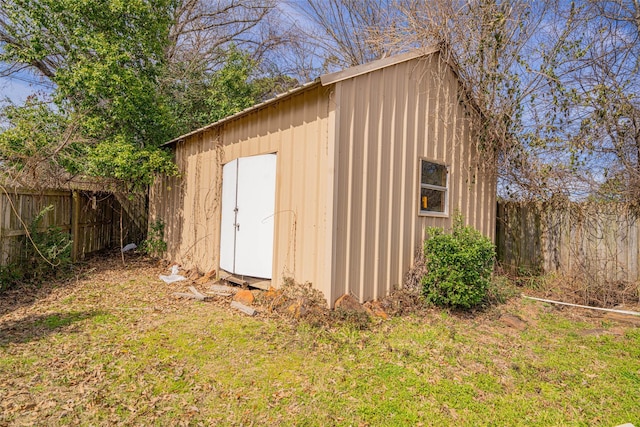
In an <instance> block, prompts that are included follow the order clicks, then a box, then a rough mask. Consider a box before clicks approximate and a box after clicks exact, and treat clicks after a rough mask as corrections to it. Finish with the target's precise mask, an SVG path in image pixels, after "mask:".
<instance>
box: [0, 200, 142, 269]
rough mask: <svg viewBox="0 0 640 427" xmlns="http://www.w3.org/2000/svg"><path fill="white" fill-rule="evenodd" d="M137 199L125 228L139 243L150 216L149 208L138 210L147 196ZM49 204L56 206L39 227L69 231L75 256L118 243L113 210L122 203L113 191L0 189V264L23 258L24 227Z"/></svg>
mask: <svg viewBox="0 0 640 427" xmlns="http://www.w3.org/2000/svg"><path fill="white" fill-rule="evenodd" d="M139 199H144V200H141V201H140V200H139ZM123 200H124V198H123ZM136 200H137V202H136V203H135V204H131V205H130V206H129V212H131V215H129V214H128V213H126V212H125V217H123V230H124V233H125V234H126V236H127V239H128V241H129V242H135V243H140V242H141V241H142V240H143V239H144V238H145V237H146V231H147V230H146V221H147V218H148V216H147V212H146V211H144V212H137V211H136V209H141V208H142V209H146V199H145V198H144V197H142V198H140V197H139V198H138V199H136ZM49 205H53V209H52V211H51V212H49V213H48V214H47V215H45V217H44V218H43V219H42V222H41V224H40V227H39V229H41V230H46V229H47V227H49V226H57V227H60V228H61V229H62V231H67V232H69V233H70V234H71V236H72V239H73V244H72V251H73V252H72V253H73V257H74V259H76V260H77V259H81V258H83V257H84V256H85V255H86V254H88V253H90V252H94V251H98V250H101V249H105V248H111V247H117V246H119V244H120V221H119V217H118V216H116V215H115V214H114V212H116V211H117V212H119V211H120V204H119V202H118V201H117V200H116V198H115V196H114V195H113V194H110V193H95V192H94V193H91V192H87V191H79V190H74V191H33V190H29V189H15V188H13V189H8V191H7V192H0V265H9V264H13V263H18V262H20V261H21V258H22V253H23V248H24V245H25V244H26V240H25V236H26V230H25V226H26V227H28V226H29V225H30V224H31V222H32V221H33V219H34V218H35V216H36V215H38V213H39V212H41V210H42V209H43V208H45V207H46V206H49ZM118 215H119V214H118ZM132 215H135V219H134V218H132V217H131V216H132ZM116 219H118V220H117V221H116Z"/></svg>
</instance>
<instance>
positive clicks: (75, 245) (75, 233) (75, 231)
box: [71, 190, 80, 262]
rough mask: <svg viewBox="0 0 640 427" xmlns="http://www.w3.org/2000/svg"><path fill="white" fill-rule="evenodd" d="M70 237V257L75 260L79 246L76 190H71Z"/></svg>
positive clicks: (78, 204)
mask: <svg viewBox="0 0 640 427" xmlns="http://www.w3.org/2000/svg"><path fill="white" fill-rule="evenodd" d="M71 238H72V239H73V243H72V246H71V259H72V261H73V262H76V261H77V260H78V251H79V248H80V194H79V193H78V190H73V191H72V192H71Z"/></svg>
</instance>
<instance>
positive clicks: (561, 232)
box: [496, 202, 640, 283]
mask: <svg viewBox="0 0 640 427" xmlns="http://www.w3.org/2000/svg"><path fill="white" fill-rule="evenodd" d="M639 216H640V215H639V214H638V209H637V208H634V207H632V206H630V205H628V204H623V203H576V202H562V203H557V202H556V203H553V204H552V203H539V202H527V203H524V202H499V203H498V211H497V224H496V246H497V253H498V260H499V261H500V262H501V263H502V265H503V266H504V267H507V268H509V269H511V270H512V271H513V272H518V273H525V274H539V273H550V272H559V273H562V274H568V275H571V276H575V277H581V278H584V279H587V280H589V281H591V282H593V283H604V282H636V281H637V280H638V279H640V277H639V276H640V272H639V270H638V255H639V253H638V250H639V244H638V242H639V240H640V223H639V221H638V217H639Z"/></svg>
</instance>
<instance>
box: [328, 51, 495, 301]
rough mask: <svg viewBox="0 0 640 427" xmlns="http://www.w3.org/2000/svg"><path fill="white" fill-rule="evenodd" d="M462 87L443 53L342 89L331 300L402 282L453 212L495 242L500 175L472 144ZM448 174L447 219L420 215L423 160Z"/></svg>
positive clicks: (367, 295) (368, 295)
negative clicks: (430, 233)
mask: <svg viewBox="0 0 640 427" xmlns="http://www.w3.org/2000/svg"><path fill="white" fill-rule="evenodd" d="M459 90H460V88H459V83H458V80H457V79H456V77H455V75H454V74H453V73H452V72H451V71H450V70H449V69H448V68H447V67H446V66H445V65H444V64H443V63H442V62H440V61H439V57H438V55H431V56H429V57H427V58H426V59H419V60H413V61H408V62H404V63H400V64H397V65H394V66H390V67H387V68H383V69H380V70H377V71H374V72H372V73H369V74H365V75H362V76H358V77H356V78H353V79H347V80H344V81H341V82H339V83H337V84H336V98H337V99H339V100H340V102H339V109H338V110H337V112H336V114H337V116H338V118H337V119H336V121H337V123H339V125H338V126H337V129H336V132H337V136H336V141H337V148H336V163H337V169H338V173H337V181H336V185H335V189H336V194H335V197H336V201H335V203H336V218H335V233H336V236H337V239H336V244H335V252H336V254H335V271H334V281H333V283H334V286H333V288H332V292H331V302H333V301H334V300H335V299H336V298H337V297H339V296H340V295H342V294H344V293H352V294H353V295H355V296H357V297H358V298H359V299H360V300H361V301H366V300H370V299H376V298H380V297H382V296H384V295H385V294H387V293H388V292H389V291H391V290H392V289H393V287H394V286H396V285H401V284H402V279H403V276H404V274H405V273H406V271H407V270H408V269H409V268H410V266H411V265H412V263H413V259H414V255H415V251H416V250H417V249H418V248H419V247H420V246H421V243H422V241H423V240H424V238H425V237H426V232H425V229H426V227H429V226H439V227H445V228H447V227H450V226H451V219H452V217H453V214H454V212H456V211H460V212H461V213H462V214H463V215H464V217H465V220H466V222H467V223H469V224H471V225H473V226H475V227H476V228H477V229H479V230H480V231H481V232H482V233H483V234H485V235H487V236H489V237H491V238H493V237H494V232H495V177H494V175H493V173H492V171H491V168H490V167H489V168H487V169H488V170H487V171H485V170H484V168H483V167H482V165H481V164H479V156H478V155H477V153H476V151H475V148H474V147H475V146H474V144H473V141H472V135H473V129H472V124H471V123H472V121H471V119H470V117H469V116H468V115H467V114H466V112H465V107H464V106H463V105H462V104H461V103H460V102H458V95H459ZM421 158H425V159H430V160H434V161H437V162H444V163H446V164H447V165H448V166H449V169H450V173H449V216H448V217H446V218H442V217H428V216H419V215H418V209H419V206H418V195H419V179H420V178H419V165H420V163H419V162H420V159H421Z"/></svg>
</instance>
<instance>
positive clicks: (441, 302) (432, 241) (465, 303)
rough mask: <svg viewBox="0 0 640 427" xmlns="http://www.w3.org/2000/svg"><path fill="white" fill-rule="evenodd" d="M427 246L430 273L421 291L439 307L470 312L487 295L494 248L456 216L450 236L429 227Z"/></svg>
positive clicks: (438, 229)
mask: <svg viewBox="0 0 640 427" xmlns="http://www.w3.org/2000/svg"><path fill="white" fill-rule="evenodd" d="M427 231H428V234H429V238H428V239H427V240H426V241H425V243H424V254H425V259H426V269H427V273H426V275H425V276H424V277H423V279H422V291H423V295H424V297H425V299H426V300H427V302H429V303H432V304H435V305H437V306H441V307H442V306H448V307H455V308H463V309H469V308H471V307H474V306H476V305H478V304H480V303H481V302H482V301H483V300H484V299H485V298H486V296H487V291H488V289H489V286H490V280H491V273H492V271H493V263H494V260H495V248H494V245H493V244H492V243H491V240H489V239H488V238H487V237H484V236H483V235H481V234H480V232H479V231H478V230H476V229H474V228H473V227H470V226H463V225H462V217H461V216H459V215H458V216H456V218H455V219H454V226H453V230H452V231H451V233H450V234H447V233H445V232H444V230H443V229H442V228H436V227H430V228H429V229H428V230H427Z"/></svg>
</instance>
